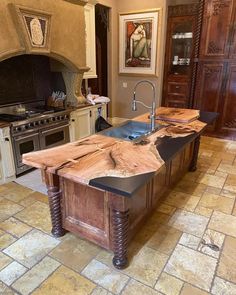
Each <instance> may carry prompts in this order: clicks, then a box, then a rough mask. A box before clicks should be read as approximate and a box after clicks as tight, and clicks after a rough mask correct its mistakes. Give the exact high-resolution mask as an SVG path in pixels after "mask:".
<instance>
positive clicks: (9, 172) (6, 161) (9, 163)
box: [0, 127, 15, 184]
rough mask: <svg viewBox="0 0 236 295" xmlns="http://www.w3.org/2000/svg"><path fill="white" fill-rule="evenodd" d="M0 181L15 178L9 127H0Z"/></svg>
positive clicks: (3, 181) (4, 181)
mask: <svg viewBox="0 0 236 295" xmlns="http://www.w3.org/2000/svg"><path fill="white" fill-rule="evenodd" d="M0 174H1V176H0V183H1V184H2V183H6V182H9V181H13V180H14V179H15V165H14V157H13V151H12V143H11V138H10V128H9V127H5V128H1V129H0Z"/></svg>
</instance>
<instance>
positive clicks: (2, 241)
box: [0, 234, 16, 250]
mask: <svg viewBox="0 0 236 295" xmlns="http://www.w3.org/2000/svg"><path fill="white" fill-rule="evenodd" d="M15 241H16V239H15V238H14V237H13V236H11V235H9V234H4V235H2V236H1V237H0V250H3V249H5V248H7V246H9V245H11V244H12V243H13V242H15Z"/></svg>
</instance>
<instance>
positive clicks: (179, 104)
mask: <svg viewBox="0 0 236 295" xmlns="http://www.w3.org/2000/svg"><path fill="white" fill-rule="evenodd" d="M166 106H167V107H170V108H182V109H186V108H187V107H188V104H187V102H186V101H176V100H168V101H167V105H166Z"/></svg>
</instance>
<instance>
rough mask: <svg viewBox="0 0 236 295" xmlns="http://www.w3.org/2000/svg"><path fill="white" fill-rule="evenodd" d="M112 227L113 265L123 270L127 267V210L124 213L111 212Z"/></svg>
mask: <svg viewBox="0 0 236 295" xmlns="http://www.w3.org/2000/svg"><path fill="white" fill-rule="evenodd" d="M112 226H113V251H114V257H113V259H112V262H113V265H114V266H115V267H116V268H118V269H123V268H125V267H127V265H128V258H127V251H128V231H129V210H126V211H124V212H122V211H118V210H115V209H113V210H112Z"/></svg>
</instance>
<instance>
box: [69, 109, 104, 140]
mask: <svg viewBox="0 0 236 295" xmlns="http://www.w3.org/2000/svg"><path fill="white" fill-rule="evenodd" d="M99 110H101V111H99ZM99 112H101V116H102V117H103V118H104V119H106V118H107V106H106V104H99V105H95V106H89V107H86V108H82V109H78V110H75V111H73V112H71V114H70V141H76V140H79V139H81V138H84V137H87V136H89V135H92V134H94V133H95V122H96V119H97V118H98V116H99Z"/></svg>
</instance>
